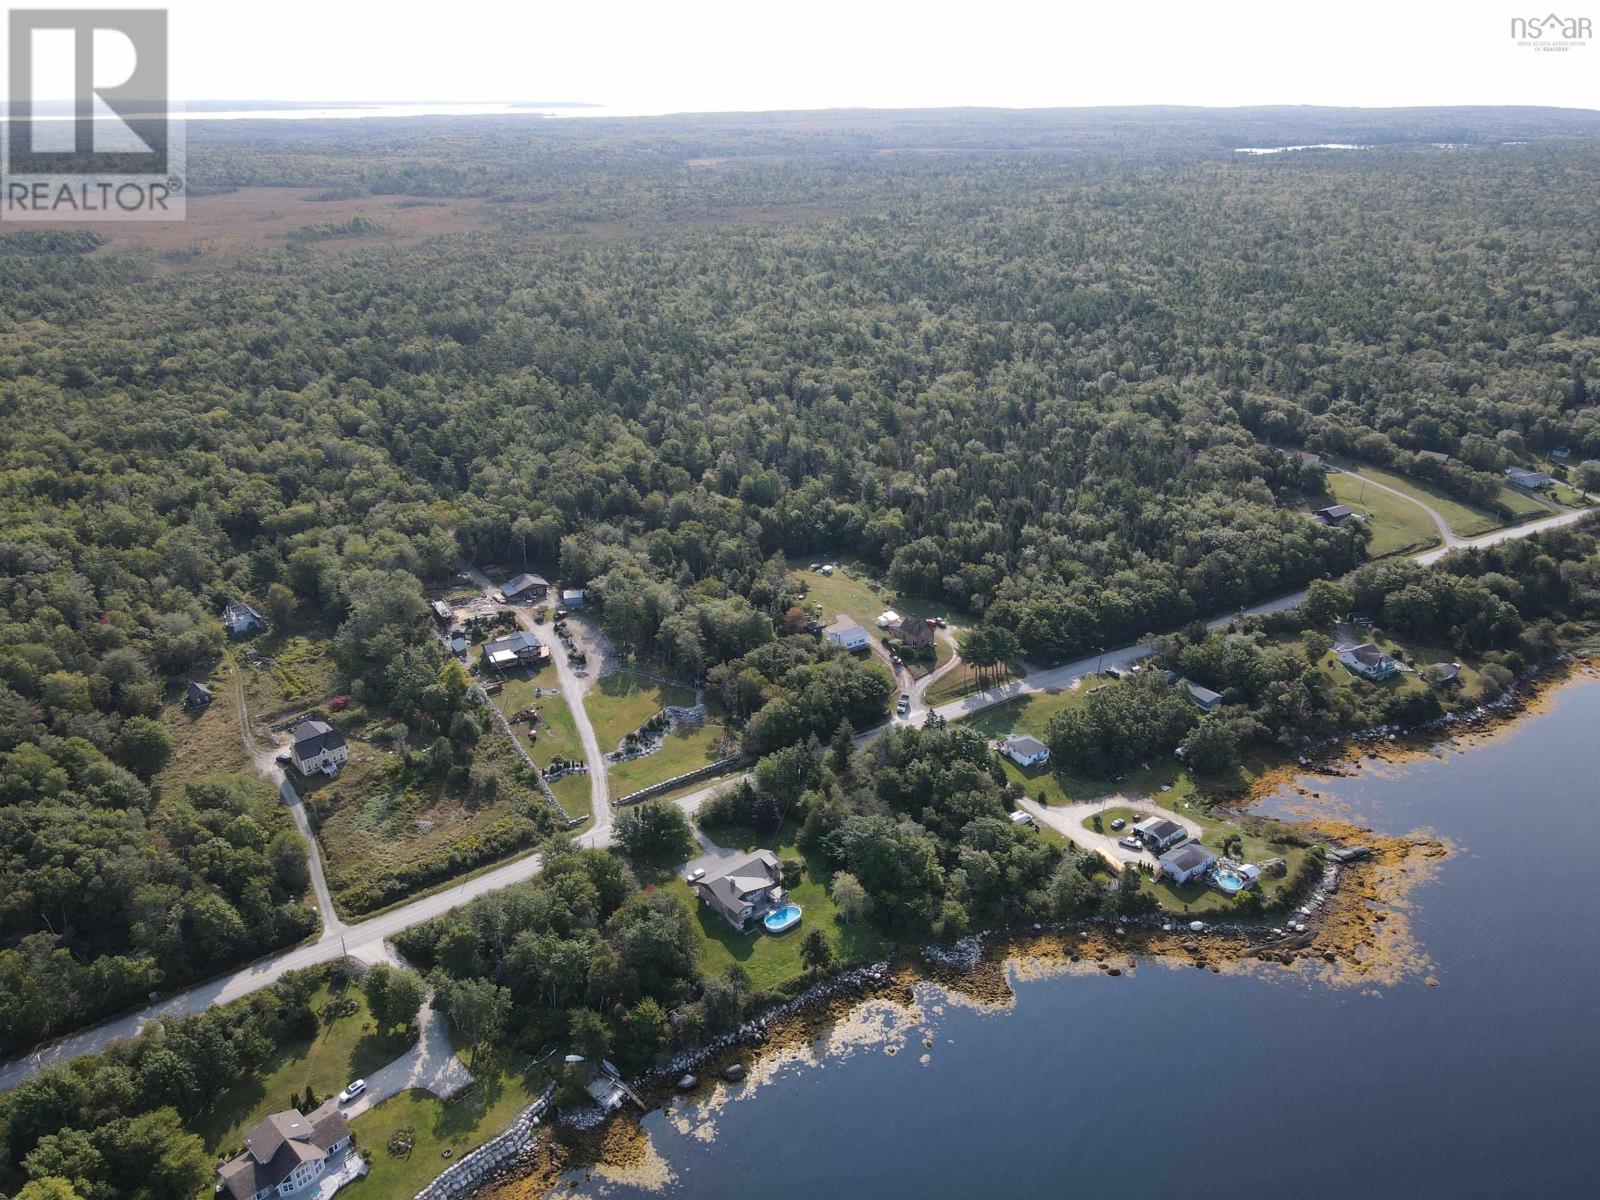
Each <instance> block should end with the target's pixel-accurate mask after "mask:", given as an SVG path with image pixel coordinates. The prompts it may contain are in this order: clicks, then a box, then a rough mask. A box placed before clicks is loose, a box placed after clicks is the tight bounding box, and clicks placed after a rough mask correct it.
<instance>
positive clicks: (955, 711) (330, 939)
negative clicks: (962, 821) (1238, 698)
mask: <svg viewBox="0 0 1600 1200" xmlns="http://www.w3.org/2000/svg"><path fill="white" fill-rule="evenodd" d="M1590 511H1592V510H1587V509H1579V510H1574V511H1572V512H1564V513H1558V514H1556V515H1554V516H1551V517H1547V518H1544V519H1542V520H1539V521H1530V522H1527V523H1526V524H1522V525H1514V526H1511V527H1510V528H1507V529H1501V530H1496V531H1495V532H1494V533H1489V534H1485V535H1484V536H1483V537H1479V538H1472V539H1470V540H1468V541H1466V542H1463V543H1462V545H1463V546H1487V545H1493V544H1495V543H1497V542H1503V541H1510V540H1512V539H1514V538H1524V537H1531V536H1532V535H1533V534H1536V533H1539V532H1542V531H1543V530H1546V529H1554V528H1557V527H1560V526H1563V525H1571V524H1573V523H1575V522H1577V521H1580V520H1582V519H1583V518H1584V517H1585V516H1587V515H1589V512H1590ZM1449 549H1451V548H1450V547H1440V548H1439V549H1438V550H1432V551H1429V552H1427V553H1425V554H1419V555H1417V556H1416V559H1417V561H1418V562H1421V563H1432V562H1437V561H1438V560H1439V559H1440V558H1442V557H1443V556H1444V555H1445V554H1446V553H1447V552H1448V550H1449ZM480 578H481V577H480ZM484 583H487V580H485V581H484ZM1305 595H1306V593H1305V592H1304V591H1299V592H1294V593H1291V594H1290V595H1287V596H1280V597H1278V598H1277V599H1275V600H1268V601H1266V602H1265V603H1262V604H1257V605H1255V606H1253V607H1251V608H1247V609H1240V610H1239V611H1238V612H1235V613H1228V614H1226V615H1224V616H1220V617H1216V618H1214V619H1213V620H1212V621H1211V622H1209V624H1210V625H1211V626H1212V627H1217V626H1221V625H1226V624H1227V623H1228V622H1229V621H1232V620H1235V619H1236V618H1237V617H1238V616H1240V615H1251V614H1256V613H1268V612H1276V611H1278V610H1280V609H1285V608H1292V607H1294V606H1295V605H1297V604H1299V603H1300V602H1301V601H1302V600H1304V599H1305ZM1149 653H1150V647H1149V645H1148V644H1141V645H1138V646H1126V647H1122V648H1119V649H1114V650H1107V651H1106V652H1105V653H1104V654H1095V655H1091V656H1090V657H1087V658H1082V659H1079V660H1078V661H1077V662H1072V663H1066V664H1063V665H1062V666H1059V667H1052V668H1051V669H1049V670H1046V671H1035V672H1033V673H1032V674H1030V675H1027V676H1025V677H1024V678H1022V679H1019V680H1013V681H1011V682H1010V683H1007V684H1004V685H1002V686H1000V687H997V688H990V689H988V690H987V691H984V692H979V693H975V694H973V695H970V696H964V697H962V698H961V699H959V700H954V701H952V702H950V703H949V704H942V705H940V706H939V707H938V708H936V709H933V710H931V711H934V712H937V713H938V714H939V715H940V716H941V717H944V718H945V719H947V720H956V719H958V718H960V717H965V716H970V715H972V714H973V713H977V712H982V711H983V710H985V709H987V708H992V707H994V706H995V705H997V704H1004V703H1005V702H1006V701H1007V700H1011V699H1014V698H1016V697H1017V696H1022V695H1027V694H1029V693H1032V692H1045V691H1058V690H1060V689H1062V688H1066V687H1071V686H1072V685H1073V684H1074V683H1075V682H1076V681H1077V680H1079V679H1081V678H1083V677H1084V676H1085V675H1088V674H1090V673H1091V672H1093V671H1095V670H1096V669H1098V668H1099V667H1100V666H1102V665H1103V666H1108V667H1112V666H1114V667H1119V668H1120V667H1124V666H1128V665H1131V664H1132V663H1135V662H1137V661H1139V660H1140V659H1142V658H1145V657H1146V656H1148V655H1149ZM565 686H566V685H565V682H563V688H565ZM568 703H569V705H571V707H572V709H573V715H574V719H575V720H582V721H583V723H584V724H585V725H587V724H588V721H587V718H586V717H584V716H582V714H583V705H582V698H581V694H580V695H579V698H578V701H577V702H576V703H574V702H573V701H572V700H571V699H570V694H569V700H568ZM929 711H930V710H929V709H928V708H927V707H926V706H923V707H921V709H920V711H918V709H917V708H915V707H914V708H913V712H912V719H914V720H916V721H917V722H918V723H920V722H921V720H922V719H924V718H925V717H926V716H927V713H928V712H929ZM885 728H887V726H880V727H879V728H878V729H876V730H870V731H868V732H867V733H865V734H863V735H862V737H861V739H860V740H862V741H869V740H871V739H872V738H875V737H879V736H881V735H882V733H883V730H884V729H885ZM593 736H594V735H593V730H592V728H591V729H590V731H589V734H588V736H587V738H586V739H585V741H584V753H585V755H586V756H588V755H589V754H591V753H593V752H595V751H597V750H598V744H597V743H595V742H594V740H593ZM604 765H605V764H604V760H603V759H601V760H600V762H599V764H598V769H596V766H595V764H594V760H592V759H591V767H590V774H591V776H593V775H595V774H599V775H600V776H602V784H601V787H602V788H603V787H604V783H603V776H604ZM741 778H742V777H741ZM736 782H737V780H736V779H735V780H720V781H718V782H716V783H713V784H709V785H707V786H706V787H704V788H701V789H699V790H698V791H695V792H691V793H689V794H687V795H685V796H682V797H680V798H679V799H678V800H677V801H676V803H677V804H678V805H679V807H681V808H682V809H683V810H684V811H685V812H686V813H688V814H690V815H693V814H694V813H695V812H697V811H698V810H699V808H700V806H701V805H703V804H704V803H705V802H706V800H708V799H709V798H710V797H711V796H714V795H716V794H717V793H718V792H719V791H722V790H723V789H724V788H726V787H729V786H731V785H732V784H733V783H736ZM602 806H603V808H604V811H605V813H606V823H605V824H604V825H600V824H598V822H597V824H596V826H595V827H594V828H592V829H589V830H587V831H585V832H584V833H583V834H581V835H580V836H579V837H578V838H577V839H576V840H577V841H578V843H579V844H580V845H585V846H607V845H609V844H610V841H611V836H610V835H611V830H610V806H609V803H607V802H606V800H605V798H604V796H603V795H602V797H601V804H600V805H597V806H596V815H597V818H598V816H599V813H600V811H601V808H602ZM1062 811H1063V812H1064V811H1065V810H1062ZM1052 824H1054V822H1052ZM541 866H542V860H541V859H540V856H539V855H537V854H531V855H528V856H527V857H526V858H520V859H516V860H515V861H513V862H509V863H505V864H502V865H501V866H499V867H496V868H495V869H494V870H492V871H487V872H485V873H484V874H482V875H479V876H477V877H475V878H473V879H469V880H468V881H466V882H465V883H463V884H461V885H460V886H459V887H454V888H451V889H449V890H448V891H444V892H438V893H435V894H434V895H432V896H425V897H423V898H422V899H420V900H415V901H413V902H412V903H410V904H407V905H404V906H402V907H399V908H395V909H392V910H390V911H389V912H387V913H383V914H381V915H379V916H376V917H372V918H370V919H368V920H366V921H362V922H360V923H358V924H355V925H350V926H347V927H346V928H344V929H343V930H339V931H331V932H326V933H324V934H323V936H322V937H321V938H319V939H318V940H317V941H315V942H312V943H310V944H308V945H304V946H298V947H296V948H295V949H293V950H289V951H286V952H285V953H283V954H280V955H278V956H277V957H276V958H272V959H267V960H264V961H262V962H259V963H255V964H252V965H251V966H248V967H245V968H244V969H242V970H239V971H235V972H234V973H233V974H231V975H227V976H224V977H222V978H221V979H216V980H213V981H211V982H210V983H205V984H201V985H199V986H198V987H194V988H190V989H188V990H187V991H184V992H180V993H178V994H177V995H174V996H171V997H168V998H167V999H164V1000H161V1001H158V1002H157V1003H155V1004H152V1005H151V1006H150V1007H148V1008H146V1009H143V1010H142V1011H140V1012H138V1013H134V1014H130V1015H129V1016H126V1017H122V1018H119V1019H117V1020H115V1021H108V1022H106V1023H105V1024H103V1025H98V1026H95V1027H94V1028H92V1029H88V1030H85V1031H84V1032H82V1033H79V1034H75V1035H73V1036H71V1037H68V1038H65V1039H63V1040H61V1041H59V1042H56V1043H54V1044H52V1045H50V1046H47V1047H45V1048H44V1049H43V1050H41V1051H37V1052H35V1053H34V1054H31V1055H29V1056H28V1057H27V1058H23V1059H14V1060H12V1061H11V1062H8V1063H6V1064H5V1065H4V1066H0V1090H3V1089H5V1088H9V1087H14V1086H15V1085H16V1084H18V1083H20V1082H21V1081H22V1080H23V1079H26V1078H28V1077H29V1076H31V1075H32V1074H33V1073H34V1072H35V1071H37V1070H39V1068H40V1067H41V1066H43V1065H46V1064H48V1063H53V1062H64V1061H66V1060H68V1059H72V1058H76V1057H77V1056H78V1055H80V1054H90V1053H94V1052H95V1051H99V1050H103V1049H104V1048H105V1047H106V1046H107V1045H109V1044H110V1043H111V1042H113V1041H115V1040H116V1039H118V1038H124V1037H131V1036H132V1035H133V1034H135V1033H137V1032H138V1031H139V1027H140V1026H141V1025H143V1024H144V1022H146V1021H148V1020H150V1019H152V1018H154V1017H159V1016H183V1015H187V1014H190V1013H197V1012H201V1011H204V1010H205V1009H206V1008H209V1007H210V1006H211V1005H213V1004H225V1003H227V1002H228V1001H230V1000H237V999H239V998H240V997H242V996H248V995H249V994H250V993H251V992H254V991H257V990H259V989H260V988H263V987H266V986H268V985H270V984H271V983H273V982H274V981H276V980H277V979H280V978H281V977H282V976H283V975H285V974H286V973H288V972H289V971H295V970H300V969H302V968H305V967H310V966H315V965H317V964H319V963H324V962H328V961H330V960H331V959H334V958H337V957H340V956H341V955H343V954H345V953H347V952H348V953H354V952H355V951H357V950H358V949H360V948H362V947H365V946H369V945H370V944H371V943H373V942H381V941H382V940H383V939H385V938H388V937H393V936H394V935H395V934H397V933H399V932H401V931H402V930H405V929H409V928H410V927H411V926H413V925H417V924H420V923H421V922H423V921H427V920H431V919H432V918H433V917H437V916H440V915H442V914H443V913H446V912H449V911H450V910H451V909H454V908H457V907H459V906H461V905H463V904H466V903H467V902H469V901H471V900H473V899H475V898H477V897H478V896H483V895H487V894H488V893H490V892H494V891H498V890H499V889H501V888H503V887H508V886H510V885H511V884H514V883H520V882H522V881H523V880H526V879H531V878H533V876H535V875H537V874H538V873H539V870H540V868H541Z"/></svg>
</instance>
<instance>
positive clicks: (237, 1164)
mask: <svg viewBox="0 0 1600 1200" xmlns="http://www.w3.org/2000/svg"><path fill="white" fill-rule="evenodd" d="M244 1146H245V1149H244V1153H243V1154H241V1155H239V1156H238V1157H237V1158H230V1159H229V1160H228V1161H227V1162H225V1163H223V1164H222V1166H221V1167H220V1168H219V1169H218V1171H217V1174H218V1175H219V1176H221V1178H222V1184H223V1186H224V1187H225V1188H226V1189H227V1191H228V1194H229V1195H230V1196H232V1197H233V1200H268V1197H270V1196H273V1195H277V1196H280V1197H282V1196H294V1195H297V1194H299V1193H300V1192H301V1190H302V1189H304V1188H306V1187H308V1186H309V1185H310V1184H312V1183H314V1182H315V1181H316V1180H318V1179H321V1178H322V1176H323V1175H324V1174H326V1173H327V1170H328V1168H329V1166H330V1165H335V1164H337V1163H339V1162H340V1161H341V1160H342V1159H343V1157H344V1153H345V1151H347V1150H348V1149H349V1148H350V1126H349V1125H348V1124H347V1123H346V1122H345V1119H344V1114H342V1113H341V1112H339V1110H338V1106H337V1105H335V1104H331V1103H330V1104H324V1105H323V1106H322V1107H321V1108H319V1109H317V1111H316V1112H314V1113H312V1114H311V1115H310V1116H302V1115H301V1114H300V1113H298V1112H295V1111H294V1110H293V1109H288V1110H286V1111H284V1112H276V1113H273V1114H272V1115H271V1116H269V1117H267V1118H266V1119H265V1120H263V1121H262V1122H261V1124H259V1125H257V1126H256V1127H255V1128H254V1129H252V1130H251V1131H250V1133H249V1134H247V1135H246V1137H245V1139H244Z"/></svg>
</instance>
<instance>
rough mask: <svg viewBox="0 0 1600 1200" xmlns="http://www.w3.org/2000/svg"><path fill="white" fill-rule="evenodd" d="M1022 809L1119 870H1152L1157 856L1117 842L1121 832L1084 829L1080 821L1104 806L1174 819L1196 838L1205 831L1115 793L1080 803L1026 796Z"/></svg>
mask: <svg viewBox="0 0 1600 1200" xmlns="http://www.w3.org/2000/svg"><path fill="white" fill-rule="evenodd" d="M1019 803H1020V805H1021V807H1022V810H1023V811H1024V812H1026V813H1027V814H1028V815H1029V816H1031V817H1032V818H1033V819H1034V820H1035V821H1038V822H1040V823H1041V824H1044V825H1048V826H1050V828H1051V829H1054V830H1055V831H1056V832H1057V833H1059V834H1061V835H1062V836H1063V837H1066V838H1069V839H1071V840H1072V841H1073V842H1074V843H1076V844H1077V845H1079V846H1082V847H1083V848H1084V849H1085V850H1089V851H1091V852H1093V853H1095V854H1098V855H1100V857H1101V858H1103V859H1105V860H1106V861H1107V862H1109V863H1110V864H1111V865H1112V867H1113V868H1114V869H1116V870H1118V871H1120V870H1122V869H1123V867H1125V866H1128V865H1129V864H1130V863H1136V862H1138V863H1144V864H1145V865H1146V866H1148V867H1150V868H1151V869H1152V870H1153V869H1154V868H1155V865H1156V856H1155V855H1154V854H1151V853H1150V851H1148V850H1129V849H1128V848H1127V847H1126V846H1119V845H1117V838H1118V837H1121V836H1123V835H1122V834H1114V833H1096V832H1095V831H1094V830H1092V829H1085V828H1084V825H1083V823H1084V822H1085V821H1087V820H1088V819H1089V818H1090V817H1092V816H1094V815H1095V813H1097V812H1101V811H1102V810H1104V809H1107V808H1114V807H1119V806H1120V807H1125V808H1137V809H1138V810H1139V811H1140V812H1142V813H1145V814H1147V815H1149V816H1152V817H1166V818H1167V820H1169V821H1176V822H1177V823H1178V824H1179V825H1182V826H1183V827H1184V829H1185V830H1187V831H1188V834H1189V836H1190V837H1191V838H1194V839H1196V840H1198V839H1199V837H1200V835H1201V834H1202V833H1203V832H1204V830H1202V829H1201V828H1200V825H1199V823H1198V822H1196V821H1193V820H1191V819H1190V818H1188V817H1185V816H1183V815H1182V814H1181V813H1175V812H1173V811H1172V810H1171V809H1168V808H1161V807H1159V806H1157V805H1154V804H1151V803H1150V802H1149V801H1148V800H1145V799H1140V798H1132V797H1128V796H1124V795H1122V793H1120V792H1118V793H1117V794H1116V795H1113V796H1106V797H1104V798H1103V799H1100V800H1089V801H1086V802H1083V803H1080V804H1051V805H1044V804H1039V803H1038V802H1036V801H1034V800H1030V799H1028V798H1027V797H1026V796H1024V797H1023V798H1022V800H1021V801H1019Z"/></svg>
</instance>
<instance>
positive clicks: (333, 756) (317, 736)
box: [289, 721, 350, 775]
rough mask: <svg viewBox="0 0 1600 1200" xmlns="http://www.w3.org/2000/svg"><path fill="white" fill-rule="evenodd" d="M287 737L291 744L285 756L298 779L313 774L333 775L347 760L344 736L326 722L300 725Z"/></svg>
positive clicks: (347, 752)
mask: <svg viewBox="0 0 1600 1200" xmlns="http://www.w3.org/2000/svg"><path fill="white" fill-rule="evenodd" d="M290 736H291V737H292V738H293V739H294V744H293V745H292V746H291V747H290V748H289V756H290V758H292V759H293V760H294V765H295V767H296V768H298V769H299V771H300V773H301V774H302V775H310V774H312V773H313V772H316V771H321V772H322V773H323V774H324V775H337V774H338V773H339V768H340V767H341V766H343V765H344V764H345V762H346V761H347V760H348V759H349V757H350V747H349V744H348V743H347V742H346V741H345V740H344V734H343V733H341V732H339V730H337V729H335V728H334V727H333V726H332V725H329V724H328V723H327V722H326V721H302V722H301V723H300V724H299V725H296V726H295V727H294V732H293V733H292V734H291V735H290Z"/></svg>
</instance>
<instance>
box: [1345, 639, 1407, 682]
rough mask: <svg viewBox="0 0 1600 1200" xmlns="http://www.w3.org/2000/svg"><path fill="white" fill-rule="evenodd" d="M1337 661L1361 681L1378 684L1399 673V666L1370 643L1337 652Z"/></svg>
mask: <svg viewBox="0 0 1600 1200" xmlns="http://www.w3.org/2000/svg"><path fill="white" fill-rule="evenodd" d="M1339 661H1340V662H1342V663H1343V664H1344V666H1345V670H1347V671H1349V672H1350V673H1351V674H1353V675H1359V676H1361V678H1363V679H1370V680H1372V681H1373V682H1374V683H1379V682H1381V681H1383V680H1385V679H1388V678H1389V677H1391V676H1393V675H1397V674H1399V672H1400V664H1399V663H1397V662H1396V661H1395V660H1394V659H1392V658H1390V657H1389V656H1388V655H1387V654H1385V653H1384V652H1383V651H1382V650H1379V649H1378V648H1377V647H1376V646H1374V645H1373V644H1372V643H1371V642H1363V643H1362V644H1361V645H1359V646H1350V647H1347V648H1346V649H1343V650H1340V651H1339Z"/></svg>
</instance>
